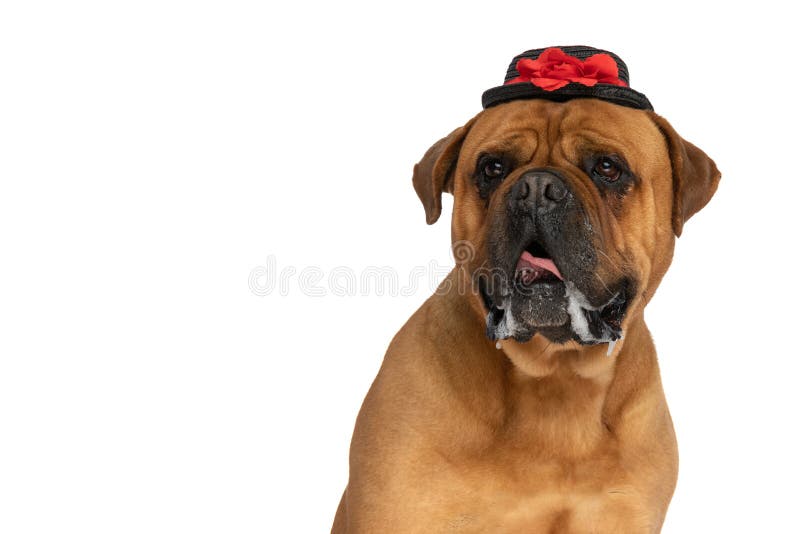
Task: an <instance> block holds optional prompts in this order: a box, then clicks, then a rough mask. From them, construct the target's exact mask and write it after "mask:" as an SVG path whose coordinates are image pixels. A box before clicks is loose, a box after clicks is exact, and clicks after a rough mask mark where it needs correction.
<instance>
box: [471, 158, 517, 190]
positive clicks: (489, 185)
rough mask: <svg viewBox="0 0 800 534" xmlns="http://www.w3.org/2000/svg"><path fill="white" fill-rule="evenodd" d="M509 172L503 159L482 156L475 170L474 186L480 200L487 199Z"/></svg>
mask: <svg viewBox="0 0 800 534" xmlns="http://www.w3.org/2000/svg"><path fill="white" fill-rule="evenodd" d="M510 171H511V168H510V165H509V164H508V163H507V161H506V160H505V159H504V158H502V157H498V156H493V155H488V154H487V155H484V156H482V157H481V158H480V159H479V160H478V165H477V166H476V168H475V184H476V185H477V186H478V193H479V194H480V196H481V198H489V195H491V194H492V191H494V190H495V188H497V186H498V185H500V182H502V181H503V179H504V178H505V177H506V176H507V175H508V173H509V172H510Z"/></svg>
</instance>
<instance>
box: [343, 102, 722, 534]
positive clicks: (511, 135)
mask: <svg viewBox="0 0 800 534" xmlns="http://www.w3.org/2000/svg"><path fill="white" fill-rule="evenodd" d="M587 143H588V144H591V145H593V146H599V147H603V148H607V149H608V150H609V151H613V152H617V153H621V154H625V157H626V158H627V160H628V162H629V164H630V165H631V166H632V167H633V169H632V170H633V171H634V173H635V174H636V175H637V176H639V177H640V178H642V180H641V185H640V186H639V187H637V188H636V190H635V191H633V192H632V193H631V194H630V195H629V196H628V198H626V199H625V201H624V203H622V205H621V208H619V209H618V210H617V211H616V212H613V210H612V209H611V207H609V206H608V205H606V204H603V203H602V201H601V200H600V197H599V196H598V194H597V192H596V187H595V186H594V185H593V184H592V183H591V182H590V181H589V180H588V178H586V177H585V176H584V178H585V179H583V180H581V179H580V173H579V172H578V171H577V170H576V169H577V163H576V159H577V158H578V153H579V151H580V150H581V148H582V147H583V146H585V145H586V144H587ZM498 144H500V145H503V146H502V147H498V146H497V145H498ZM498 148H503V149H504V150H513V151H515V153H516V154H517V155H518V156H519V157H520V158H522V159H523V160H525V161H529V162H530V164H532V165H541V166H550V167H558V168H559V169H564V170H565V172H566V173H567V174H568V175H569V176H570V187H571V188H572V189H573V190H574V191H575V192H576V194H577V195H579V196H580V198H581V199H582V201H583V203H584V205H585V206H586V208H587V210H588V211H590V212H591V215H592V216H593V217H594V218H595V219H594V220H595V222H596V224H597V227H598V236H597V239H598V248H600V249H601V250H602V251H603V252H604V254H605V255H606V261H605V263H603V264H602V265H601V266H600V272H601V276H602V275H603V274H602V273H603V272H606V271H607V272H608V276H613V274H614V273H613V270H614V269H615V268H619V266H620V265H622V264H625V265H627V266H628V267H629V268H633V269H634V270H635V272H636V273H637V274H638V277H639V282H640V284H641V287H640V288H639V289H640V290H639V292H638V295H637V297H636V298H635V299H634V301H633V302H632V304H631V305H630V307H629V310H628V313H627V315H626V318H625V321H624V323H623V329H624V339H623V340H621V341H619V342H618V343H617V345H616V347H615V349H614V353H613V355H612V356H610V357H608V356H606V350H607V347H608V346H607V345H606V344H601V345H596V346H582V345H578V344H577V343H574V342H569V343H566V344H563V345H553V344H550V343H549V342H548V341H547V340H546V339H543V338H542V337H541V336H535V337H534V338H533V339H532V340H531V341H529V342H527V343H524V344H520V343H517V342H515V341H513V340H505V341H503V342H501V344H502V349H501V350H498V349H497V348H495V346H494V343H493V342H490V341H489V340H488V339H487V338H486V337H485V334H484V329H485V324H484V317H485V313H486V312H485V310H484V309H483V308H482V304H481V301H480V298H479V296H478V295H477V294H476V293H475V292H474V290H473V289H472V286H471V284H470V274H471V272H472V271H473V270H474V269H475V268H476V266H478V265H480V264H481V262H482V261H483V260H484V259H485V258H484V257H483V256H482V254H483V248H482V247H483V245H484V244H485V241H486V235H485V233H486V224H485V222H486V220H487V218H488V217H490V216H491V213H493V210H496V209H502V206H499V205H496V204H497V203H496V202H490V203H489V204H488V206H486V205H485V203H484V202H483V201H482V200H480V199H479V198H478V197H477V195H476V193H475V191H474V185H473V182H472V178H471V174H472V172H473V169H474V165H475V161H476V160H477V157H478V155H479V154H480V153H482V152H485V151H488V150H490V149H498ZM456 156H457V161H456ZM445 158H446V160H445ZM689 161H690V162H691V163H692V164H691V165H689V164H687V162H689ZM690 167H691V168H690ZM673 169H675V172H674V173H673ZM698 169H699V170H698ZM718 179H719V173H718V172H717V171H716V168H715V167H714V165H713V162H711V160H710V159H708V157H707V156H705V154H703V153H702V152H701V151H699V149H697V148H696V147H694V146H693V145H689V144H688V143H685V142H684V141H683V140H682V139H680V138H679V137H678V136H677V134H675V133H674V130H672V128H671V127H670V126H669V125H668V124H667V123H666V121H664V120H663V119H662V118H660V117H658V116H656V115H654V114H652V113H648V112H643V111H638V110H632V109H627V108H623V107H620V106H616V105H613V104H608V103H605V102H601V101H597V100H573V101H570V102H567V103H563V104H557V103H551V102H546V101H541V100H530V101H515V102H511V103H508V104H504V105H500V106H497V107H494V108H490V109H488V110H485V111H483V112H481V113H480V114H479V115H478V116H477V117H476V118H475V119H473V120H472V121H470V123H468V124H467V125H465V126H464V127H462V128H459V129H458V130H456V131H455V132H454V133H453V134H451V136H448V137H447V138H445V139H443V140H441V141H440V142H438V143H437V144H436V145H434V147H432V149H431V151H429V153H428V154H426V156H425V157H424V158H423V160H422V161H421V162H420V164H419V166H418V168H417V173H416V174H415V177H414V181H415V187H416V188H417V191H418V193H419V194H420V197H421V198H422V200H423V204H424V206H425V207H426V214H427V218H428V220H429V222H433V221H435V220H436V219H437V218H438V216H439V212H440V211H441V202H440V200H439V199H438V197H437V195H440V194H441V191H442V190H450V191H452V192H453V193H454V195H455V202H454V213H453V220H452V235H453V241H454V242H462V241H463V242H469V243H471V244H473V245H474V247H475V251H476V253H477V256H475V257H473V258H470V259H469V260H466V261H463V262H460V263H458V264H457V265H456V268H455V269H454V270H453V271H452V272H451V273H450V275H449V276H448V278H447V280H445V282H444V283H443V289H444V287H449V288H450V290H449V291H444V290H443V291H437V294H435V295H434V296H432V297H431V298H429V299H428V300H427V301H426V302H425V303H424V304H423V305H422V307H421V308H420V309H419V310H418V311H417V312H416V313H415V314H414V315H413V316H412V317H411V318H410V319H409V321H408V322H407V323H406V324H405V325H404V326H403V327H402V329H401V330H400V332H398V334H397V335H396V336H395V338H394V340H393V341H392V343H391V345H390V347H389V349H388V351H387V353H386V356H385V359H384V361H383V365H382V367H381V369H380V372H379V373H378V376H377V378H376V379H375V382H374V383H373V385H372V387H371V388H370V391H369V393H368V394H367V397H366V399H365V401H364V404H363V407H362V409H361V412H360V414H359V416H358V420H357V423H356V427H355V432H354V434H353V441H352V445H351V451H350V481H349V484H348V486H347V488H346V490H345V493H344V495H343V496H342V501H341V503H340V506H339V510H338V511H337V514H336V518H335V521H334V525H333V529H332V532H333V533H336V534H341V533H349V534H353V533H387V532H392V533H406V532H409V533H410V532H420V533H434V532H491V533H505V532H507V533H517V532H519V533H523V532H524V533H531V532H534V533H536V532H544V533H547V532H558V533H562V532H572V533H589V532H597V533H633V532H637V533H638V532H642V533H644V532H648V533H653V532H659V531H660V529H661V525H662V522H663V520H664V514H665V513H666V510H667V506H668V504H669V501H670V499H671V496H672V493H673V490H674V488H675V482H676V478H677V470H678V454H677V445H676V441H675V435H674V432H673V428H672V421H671V419H670V414H669V410H668V409H667V404H666V401H665V399H664V393H663V390H662V386H661V379H660V376H659V371H658V365H657V361H656V353H655V349H654V346H653V342H652V339H651V337H650V333H649V332H648V330H647V327H646V325H645V323H644V319H643V309H644V305H645V304H646V302H647V300H649V298H650V297H651V296H652V295H653V292H654V291H655V289H656V287H657V286H658V284H659V282H660V281H661V278H662V277H663V275H664V273H665V271H666V269H667V267H668V265H669V263H670V261H671V257H672V251H673V246H674V241H675V233H676V232H680V231H681V228H682V225H683V222H684V221H685V218H686V217H688V216H690V215H691V214H692V213H694V212H696V211H697V210H699V209H700V208H701V207H702V205H704V204H705V202H707V201H708V199H709V198H710V196H711V194H713V188H715V187H716V183H717V180H718ZM425 180H429V181H430V183H426V182H425ZM678 180H680V182H676V181H678ZM508 182H511V180H508V179H507V182H506V183H504V184H502V185H501V186H500V187H501V188H505V187H510V183H508ZM686 191H688V192H689V193H685V194H686V195H689V196H690V198H689V197H680V198H678V196H679V195H683V194H684V193H683V192H686ZM673 195H676V199H673ZM498 196H499V195H495V197H494V198H497V197H498ZM682 200H683V202H684V203H683V204H682V205H677V204H675V203H679V202H681V201H682ZM459 287H460V288H466V291H458V290H456V289H455V288H459Z"/></svg>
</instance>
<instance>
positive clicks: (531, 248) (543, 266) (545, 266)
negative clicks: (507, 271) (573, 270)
mask: <svg viewBox="0 0 800 534" xmlns="http://www.w3.org/2000/svg"><path fill="white" fill-rule="evenodd" d="M559 280H561V281H562V282H563V281H564V277H563V276H561V271H559V270H558V267H556V264H555V262H554V261H553V258H552V257H551V256H550V254H549V253H548V252H547V250H546V249H545V248H544V247H543V246H542V245H541V244H540V243H539V242H537V241H531V242H530V243H529V244H528V245H527V246H526V247H525V249H524V250H523V251H522V254H521V255H520V257H519V260H517V266H516V270H515V272H514V282H515V283H516V284H518V285H521V286H523V287H530V286H531V285H533V284H536V283H542V282H557V281H559Z"/></svg>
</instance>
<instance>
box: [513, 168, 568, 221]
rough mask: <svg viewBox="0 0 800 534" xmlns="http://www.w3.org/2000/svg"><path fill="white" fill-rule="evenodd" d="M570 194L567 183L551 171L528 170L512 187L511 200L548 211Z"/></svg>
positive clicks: (540, 210)
mask: <svg viewBox="0 0 800 534" xmlns="http://www.w3.org/2000/svg"><path fill="white" fill-rule="evenodd" d="M568 195H569V189H567V185H566V184H565V183H564V182H563V180H561V178H559V177H558V176H556V175H555V174H554V173H552V172H550V171H528V172H526V173H525V174H523V175H522V176H520V177H519V179H518V180H517V183H515V184H514V185H513V186H512V187H511V201H512V202H515V203H517V204H522V205H524V207H526V208H529V209H531V208H535V209H536V211H539V212H547V211H550V210H552V209H553V208H555V207H556V206H558V205H559V204H560V203H561V202H563V201H564V199H566V198H567V196H568Z"/></svg>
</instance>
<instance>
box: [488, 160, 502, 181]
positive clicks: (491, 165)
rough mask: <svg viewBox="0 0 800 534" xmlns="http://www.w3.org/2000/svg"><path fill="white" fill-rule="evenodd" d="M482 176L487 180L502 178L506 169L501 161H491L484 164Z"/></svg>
mask: <svg viewBox="0 0 800 534" xmlns="http://www.w3.org/2000/svg"><path fill="white" fill-rule="evenodd" d="M483 174H484V176H486V177H487V178H502V177H503V176H505V174H506V168H505V166H504V165H503V162H502V161H500V160H497V159H491V160H489V161H487V162H486V163H485V164H484V166H483Z"/></svg>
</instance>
